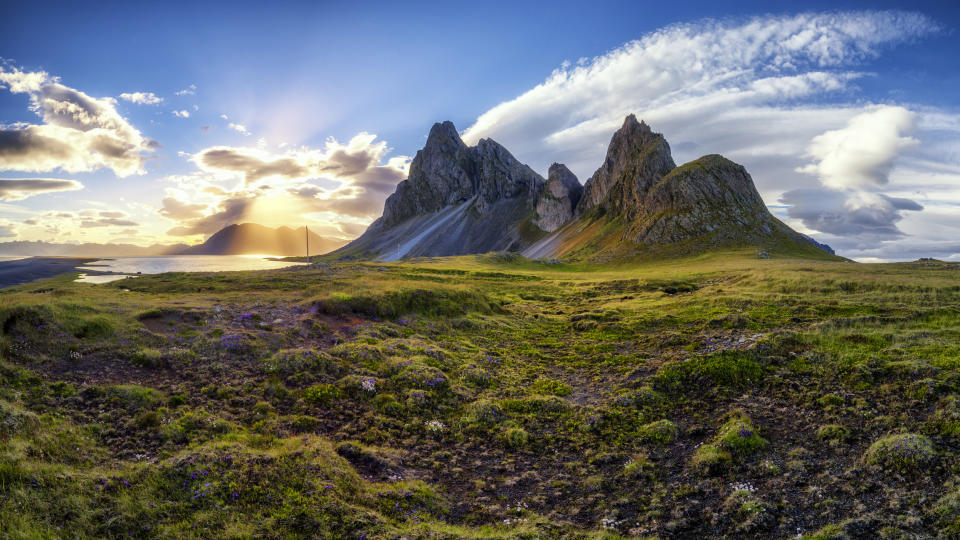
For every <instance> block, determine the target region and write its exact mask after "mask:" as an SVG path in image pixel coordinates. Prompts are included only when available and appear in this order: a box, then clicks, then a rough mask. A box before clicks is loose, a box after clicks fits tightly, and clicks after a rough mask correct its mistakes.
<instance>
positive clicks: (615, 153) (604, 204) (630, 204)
mask: <svg viewBox="0 0 960 540" xmlns="http://www.w3.org/2000/svg"><path fill="white" fill-rule="evenodd" d="M674 167H676V165H675V164H674V162H673V157H672V156H671V155H670V145H669V144H667V140H666V139H665V138H664V137H663V135H661V134H659V133H654V132H653V131H652V130H651V129H650V126H648V125H647V124H645V123H643V122H638V121H637V117H636V116H634V115H632V114H631V115H629V116H627V118H626V119H625V120H624V121H623V125H622V126H621V127H620V129H619V130H617V132H616V133H614V134H613V137H612V138H611V139H610V145H609V146H608V147H607V156H606V159H604V161H603V165H601V166H600V168H599V169H597V171H596V172H594V173H593V176H591V177H590V179H589V180H587V183H586V184H584V187H583V198H582V199H581V200H580V203H579V204H578V205H577V208H576V214H577V215H578V216H580V215H583V214H586V213H588V212H590V211H591V210H594V209H601V210H604V211H606V212H609V213H613V214H616V215H623V216H624V217H629V216H631V215H632V214H633V213H634V211H635V210H637V209H638V207H639V205H640V203H641V201H642V200H643V197H644V196H645V195H646V193H647V191H648V190H649V189H650V187H652V186H653V185H654V184H655V183H656V182H657V181H658V180H660V178H662V177H663V176H665V175H666V174H667V173H669V172H670V171H671V170H673V169H674Z"/></svg>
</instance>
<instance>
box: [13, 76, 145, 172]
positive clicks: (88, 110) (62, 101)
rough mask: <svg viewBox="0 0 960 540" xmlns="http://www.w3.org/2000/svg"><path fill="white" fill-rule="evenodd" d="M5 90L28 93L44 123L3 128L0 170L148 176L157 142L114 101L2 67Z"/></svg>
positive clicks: (44, 77)
mask: <svg viewBox="0 0 960 540" xmlns="http://www.w3.org/2000/svg"><path fill="white" fill-rule="evenodd" d="M0 87H5V88H6V89H7V90H9V91H10V92H12V93H14V94H27V95H28V96H29V97H30V109H31V110H33V111H34V112H35V113H36V114H37V115H38V116H39V117H40V118H41V119H42V120H43V124H22V123H21V124H14V125H7V126H0V171H9V170H15V171H26V172H49V171H53V170H57V169H60V170H63V171H67V172H86V171H93V170H96V169H101V168H108V169H111V170H112V171H113V172H114V173H115V174H116V175H117V176H120V177H125V176H130V175H132V174H143V173H144V172H145V171H144V168H143V164H144V160H145V159H146V157H145V155H146V154H148V153H150V152H151V151H153V149H154V148H155V147H156V142H155V141H152V140H150V139H147V138H145V137H143V136H142V135H141V134H140V132H139V131H138V130H137V129H136V128H134V127H133V126H132V125H130V123H129V122H127V120H126V119H125V118H123V117H122V116H120V114H119V113H118V112H117V110H116V107H115V106H114V105H115V103H116V101H115V100H114V99H113V98H99V99H98V98H93V97H91V96H89V95H87V94H85V93H83V92H80V91H79V90H75V89H73V88H70V87H67V86H64V85H62V84H60V82H59V79H57V78H56V77H50V76H49V75H48V74H47V73H45V72H24V71H21V70H19V69H16V68H13V69H7V68H4V67H3V66H0Z"/></svg>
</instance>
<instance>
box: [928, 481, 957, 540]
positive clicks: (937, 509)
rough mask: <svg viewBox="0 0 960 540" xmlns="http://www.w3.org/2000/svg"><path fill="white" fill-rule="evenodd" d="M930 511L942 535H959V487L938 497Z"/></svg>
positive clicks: (952, 536)
mask: <svg viewBox="0 0 960 540" xmlns="http://www.w3.org/2000/svg"><path fill="white" fill-rule="evenodd" d="M931 513H932V514H933V516H934V517H935V519H936V520H937V525H938V527H939V528H940V532H941V533H942V534H943V536H945V537H949V538H955V537H958V536H960V489H953V490H951V491H948V492H947V493H946V494H944V495H943V496H942V497H940V499H938V500H937V502H936V504H935V505H934V507H933V509H932V512H931Z"/></svg>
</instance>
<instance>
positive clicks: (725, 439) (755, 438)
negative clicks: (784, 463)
mask: <svg viewBox="0 0 960 540" xmlns="http://www.w3.org/2000/svg"><path fill="white" fill-rule="evenodd" d="M716 440H717V444H718V445H719V446H720V447H721V448H723V449H725V450H728V451H729V452H731V453H733V454H734V455H736V456H740V457H746V456H750V455H753V454H755V453H757V452H759V451H761V450H764V449H766V448H767V446H768V445H769V444H770V443H769V442H767V440H766V439H764V438H763V437H761V436H760V435H759V434H758V433H757V428H756V427H754V426H753V423H752V422H751V421H750V418H749V417H747V416H746V415H745V414H743V413H741V412H739V411H735V412H734V413H732V414H731V417H730V419H729V420H727V422H726V423H725V424H724V425H723V427H721V428H720V433H719V434H718V435H717V439H716Z"/></svg>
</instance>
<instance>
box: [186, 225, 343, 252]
mask: <svg viewBox="0 0 960 540" xmlns="http://www.w3.org/2000/svg"><path fill="white" fill-rule="evenodd" d="M344 243H345V242H338V241H336V240H329V239H326V238H323V237H320V236H317V235H316V234H314V233H310V254H311V255H320V254H322V253H327V252H329V251H332V250H334V249H336V248H338V247H340V246H342V245H343V244H344ZM178 254H179V255H250V254H267V255H277V256H299V255H305V254H306V237H305V235H304V231H303V229H302V228H301V229H291V228H289V227H279V228H277V229H271V228H270V227H265V226H263V225H258V224H256V223H243V224H239V225H229V226H227V227H224V228H223V229H220V230H219V231H218V232H217V233H216V234H214V235H213V236H211V237H210V238H208V239H207V241H206V242H204V243H202V244H199V245H196V246H190V247H188V248H185V249H182V250H180V251H179V252H178Z"/></svg>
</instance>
